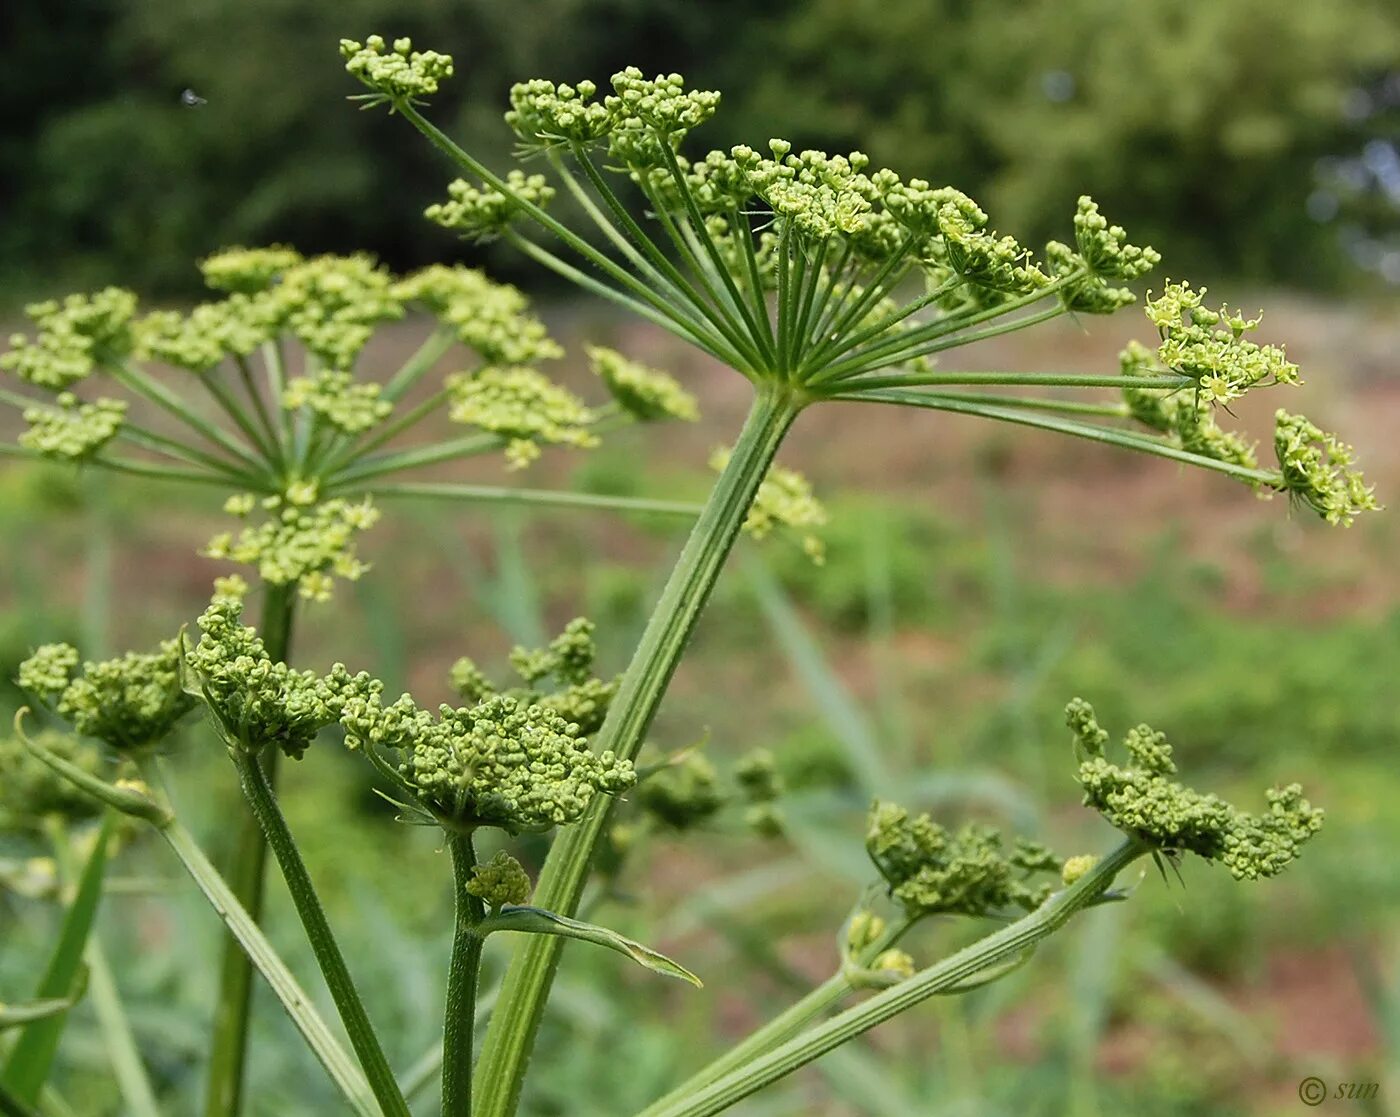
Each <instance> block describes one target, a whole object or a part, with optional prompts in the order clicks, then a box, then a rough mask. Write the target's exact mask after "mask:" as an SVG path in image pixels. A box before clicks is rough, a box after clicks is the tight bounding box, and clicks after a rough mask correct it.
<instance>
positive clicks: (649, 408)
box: [587, 345, 700, 423]
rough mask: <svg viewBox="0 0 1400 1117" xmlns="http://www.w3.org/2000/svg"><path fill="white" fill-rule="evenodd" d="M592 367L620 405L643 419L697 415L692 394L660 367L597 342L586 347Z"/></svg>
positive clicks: (691, 419) (693, 418) (686, 418)
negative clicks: (629, 356)
mask: <svg viewBox="0 0 1400 1117" xmlns="http://www.w3.org/2000/svg"><path fill="white" fill-rule="evenodd" d="M587 352H588V360H589V362H590V364H591V365H592V367H593V371H594V372H595V373H596V374H597V375H598V376H599V377H600V378H601V379H602V381H603V383H604V384H606V385H607V388H608V391H609V392H610V393H611V394H612V397H613V399H615V400H617V402H618V403H619V404H620V405H621V406H622V409H623V410H624V411H626V412H627V413H628V414H629V415H631V416H632V417H633V418H634V419H638V420H640V421H642V422H644V423H647V422H652V421H655V420H657V419H680V420H681V421H682V422H686V423H693V422H696V421H697V420H698V419H699V418H700V405H699V404H698V403H696V401H695V397H694V396H693V395H691V394H690V393H689V392H687V391H686V390H685V389H684V388H682V387H681V386H680V384H678V383H677V382H676V379H675V377H673V376H671V375H670V374H669V373H666V372H662V371H661V370H660V369H656V368H648V367H647V366H646V365H644V364H641V363H640V362H638V361H631V360H628V359H627V358H626V357H624V356H623V355H622V354H621V353H619V352H618V351H617V350H616V349H607V348H604V347H603V346H601V345H590V346H588V347H587Z"/></svg>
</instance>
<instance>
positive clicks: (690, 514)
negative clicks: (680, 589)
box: [365, 481, 701, 519]
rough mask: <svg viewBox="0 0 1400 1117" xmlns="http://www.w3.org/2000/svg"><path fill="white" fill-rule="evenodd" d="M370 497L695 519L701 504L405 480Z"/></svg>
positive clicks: (374, 487)
mask: <svg viewBox="0 0 1400 1117" xmlns="http://www.w3.org/2000/svg"><path fill="white" fill-rule="evenodd" d="M365 495H366V496H371V497H374V498H376V499H379V498H381V497H399V498H408V499H413V498H418V499H422V500H461V501H470V502H475V503H478V504H506V505H514V506H519V507H527V508H586V509H589V510H590V511H595V512H625V513H636V514H638V515H646V516H668V517H677V516H678V517H681V518H685V519H694V518H695V517H696V516H698V515H700V508H701V506H700V505H698V504H689V503H687V502H685V501H680V500H649V499H647V498H645V497H633V496H607V495H606V494H603V493H573V492H567V491H559V490H555V489H523V488H522V489H516V488H509V487H507V486H504V485H464V484H454V483H453V482H450V481H443V482H437V481H420V482H413V481H401V482H397V483H394V482H390V483H387V484H383V485H371V486H370V487H369V488H367V489H366V490H365Z"/></svg>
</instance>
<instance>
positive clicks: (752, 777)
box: [734, 749, 786, 838]
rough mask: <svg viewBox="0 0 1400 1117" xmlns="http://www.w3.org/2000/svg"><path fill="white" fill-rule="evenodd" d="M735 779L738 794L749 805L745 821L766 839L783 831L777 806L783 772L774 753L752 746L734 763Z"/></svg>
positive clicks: (782, 782) (780, 814)
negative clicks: (774, 757)
mask: <svg viewBox="0 0 1400 1117" xmlns="http://www.w3.org/2000/svg"><path fill="white" fill-rule="evenodd" d="M734 782H735V783H736V784H737V785H738V787H739V794H740V796H741V797H742V798H743V799H744V800H746V801H747V802H748V804H749V806H748V809H747V810H746V811H745V812H744V822H745V823H746V824H747V825H748V827H749V828H750V829H751V830H753V831H754V832H755V833H757V834H760V835H762V836H763V837H765V838H776V837H777V836H778V835H780V834H781V833H782V832H783V813H782V810H781V809H780V808H779V807H778V806H777V801H778V799H779V798H781V796H782V794H783V792H784V790H786V787H785V781H784V780H783V775H782V773H781V772H779V771H778V765H777V763H776V762H775V761H774V759H773V754H772V753H771V752H769V751H768V750H767V749H753V750H752V751H751V752H748V753H746V754H745V755H744V756H742V757H741V758H740V759H739V763H738V764H736V765H735V766H734Z"/></svg>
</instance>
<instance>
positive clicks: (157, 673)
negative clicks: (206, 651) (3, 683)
mask: <svg viewBox="0 0 1400 1117" xmlns="http://www.w3.org/2000/svg"><path fill="white" fill-rule="evenodd" d="M77 665H78V652H77V649H76V648H74V647H72V646H71V645H68V644H45V645H44V646H43V647H41V648H39V649H37V650H36V651H35V652H34V654H33V655H32V656H30V657H29V658H28V659H27V660H25V661H24V662H23V663H21V664H20V667H19V676H18V682H19V685H20V686H21V687H22V688H23V689H25V690H27V691H30V692H31V693H32V694H34V695H35V696H36V697H38V698H40V699H41V700H42V701H43V702H45V703H46V704H47V705H49V706H51V707H52V708H53V710H54V712H55V713H57V714H58V716H59V717H61V718H62V719H63V720H64V721H66V722H68V724H69V725H71V726H72V727H73V729H74V730H75V731H77V732H78V733H80V734H82V735H83V736H84V737H94V738H96V739H97V740H99V741H102V742H104V743H105V744H107V745H110V746H111V747H112V748H114V749H118V750H122V751H134V750H142V749H148V748H151V747H152V746H154V745H156V744H158V743H159V742H160V741H162V740H164V739H165V738H166V737H167V736H169V735H170V733H171V731H172V730H174V728H175V725H176V723H177V722H179V720H180V719H181V718H182V717H184V716H185V714H187V713H188V712H189V711H190V709H191V708H192V706H193V705H194V703H193V701H192V700H191V699H190V698H189V696H188V695H186V694H185V692H184V691H183V690H182V689H181V687H180V649H179V643H178V641H175V640H166V641H164V642H163V643H161V644H160V645H159V647H158V648H157V649H156V650H155V651H154V652H128V653H127V654H126V655H123V656H118V657H117V658H115V659H108V660H103V661H101V662H91V661H90V662H87V663H84V664H83V672H82V674H81V675H78V676H77V677H74V671H75V669H76V668H77Z"/></svg>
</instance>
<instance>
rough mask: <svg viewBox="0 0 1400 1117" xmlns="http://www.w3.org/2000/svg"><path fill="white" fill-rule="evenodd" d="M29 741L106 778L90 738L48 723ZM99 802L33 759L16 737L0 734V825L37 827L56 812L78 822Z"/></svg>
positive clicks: (97, 809) (105, 768) (105, 767)
mask: <svg viewBox="0 0 1400 1117" xmlns="http://www.w3.org/2000/svg"><path fill="white" fill-rule="evenodd" d="M34 740H35V743H37V744H38V745H40V746H41V747H42V748H44V749H47V750H48V751H49V752H51V753H53V754H54V755H55V756H57V757H59V758H60V759H61V760H66V761H67V762H68V763H69V764H72V765H73V766H74V767H76V768H78V769H80V770H81V771H84V772H86V773H88V774H89V775H92V776H98V777H101V778H104V779H105V778H106V777H107V774H108V767H109V766H108V765H107V763H106V761H105V760H104V759H103V756H102V753H101V752H100V751H99V750H98V748H97V747H96V746H95V745H93V744H92V743H91V742H90V741H83V740H81V739H80V738H78V737H75V736H74V735H73V734H71V733H59V732H56V731H54V730H51V729H46V730H43V731H41V732H39V733H37V734H35V735H34ZM101 811H102V804H101V803H100V802H99V801H98V800H96V799H94V798H93V797H92V796H91V795H89V794H87V793H86V792H84V791H80V790H79V789H78V788H77V787H76V786H74V784H73V783H72V781H71V780H68V779H67V778H65V777H63V776H60V775H59V774H58V773H57V772H55V771H54V770H53V769H52V768H50V767H49V766H48V765H47V764H45V763H44V762H43V761H41V760H39V759H38V758H37V757H36V756H35V755H34V754H33V753H32V752H30V751H29V749H27V748H25V746H24V744H23V743H22V742H21V741H20V740H19V738H18V737H0V830H6V829H8V830H18V829H37V828H38V827H39V825H40V823H41V822H42V820H43V819H45V818H47V817H50V816H54V815H56V816H58V817H60V818H62V819H64V820H65V821H67V822H82V821H84V820H86V819H89V818H92V817H94V816H95V815H98V814H100V813H101Z"/></svg>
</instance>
